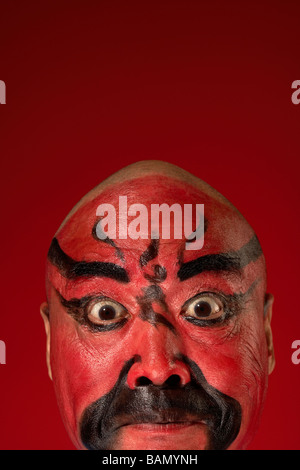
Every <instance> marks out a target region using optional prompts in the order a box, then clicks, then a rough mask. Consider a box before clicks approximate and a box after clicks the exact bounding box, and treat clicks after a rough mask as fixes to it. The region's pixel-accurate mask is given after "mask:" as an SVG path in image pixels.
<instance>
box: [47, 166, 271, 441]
mask: <svg viewBox="0 0 300 470" xmlns="http://www.w3.org/2000/svg"><path fill="white" fill-rule="evenodd" d="M145 188H151V191H145ZM119 195H126V196H127V198H128V204H129V205H130V204H134V203H142V204H144V205H145V206H146V207H148V208H150V205H151V204H162V203H166V204H169V206H171V205H172V204H175V203H179V204H182V205H183V204H204V207H205V219H206V232H205V237H204V239H205V241H204V246H203V248H202V249H201V250H199V251H192V250H191V251H187V250H185V249H184V241H183V240H175V239H171V240H156V241H153V240H150V239H148V240H131V239H130V238H128V239H125V240H119V239H116V240H114V243H110V244H109V243H105V242H103V241H100V240H99V239H97V238H96V237H95V236H94V235H95V231H94V228H95V224H96V223H97V220H98V218H97V216H96V210H97V207H98V206H99V204H103V203H110V204H113V205H115V207H116V208H117V207H118V197H119ZM117 214H118V211H117ZM50 252H51V253H50V254H49V261H48V271H47V279H48V299H49V307H50V325H51V369H52V374H53V380H54V386H55V390H56V395H57V399H58V404H59V407H60V411H61V414H62V417H63V420H64V423H65V425H66V428H67V430H68V433H69V435H70V437H71V438H72V440H73V442H74V444H75V446H76V447H77V448H86V447H88V448H107V449H171V450H172V449H181V450H183V449H201V448H230V449H242V448H245V447H246V446H247V445H248V443H249V442H250V440H251V439H252V437H253V435H254V433H255V431H256V428H257V425H258V422H259V417H260V414H261V410H262V406H263V402H264V398H265V393H266V388H267V373H268V351H267V344H266V338H265V332H264V312H263V311H264V299H265V289H266V279H265V267H264V258H263V255H262V253H261V251H260V248H259V245H258V242H257V241H256V238H255V235H254V233H253V231H252V229H251V228H250V227H249V225H248V224H247V223H246V222H245V221H244V219H243V218H242V217H241V216H240V215H239V213H238V212H236V211H235V210H234V209H233V208H232V207H231V206H229V204H226V203H224V202H223V201H222V200H221V199H219V198H218V197H216V198H214V197H213V196H212V195H208V194H207V192H203V191H201V190H200V189H197V188H195V187H193V186H190V185H187V184H186V183H184V182H181V181H179V180H174V179H171V178H166V177H162V176H159V175H157V176H145V177H142V178H138V179H135V180H131V181H126V182H123V183H119V184H116V185H114V186H109V187H108V188H106V189H105V190H104V191H103V192H102V193H101V194H100V195H99V196H97V197H95V198H94V199H92V200H90V201H88V202H86V203H85V204H84V205H82V206H81V207H79V209H78V210H77V211H76V212H75V213H74V214H73V215H72V216H71V217H69V219H68V220H67V222H66V223H65V224H64V225H63V226H62V228H61V229H60V230H59V232H58V234H57V235H56V239H55V243H53V244H52V247H51V250H50ZM216 255H217V256H216ZM221 268H222V269H221ZM95 273H96V275H95ZM113 390H114V391H116V393H112V391H113ZM142 392H143V393H142ZM142 396H143V397H146V398H141V397H142ZM185 398H186V400H185ZM144 399H145V402H142V400H144ZM135 400H136V403H137V404H138V403H142V406H141V409H139V408H138V405H137V406H136V407H135V409H133V408H134V407H133V408H132V409H131V408H130V407H128V403H129V402H130V403H134V402H135ZM157 403H162V405H161V406H162V408H161V409H160V410H159V412H157V411H155V409H157V407H156V406H154V405H156V404H157ZM180 403H187V405H186V406H187V409H186V410H185V409H181V408H180V406H181V405H180ZM193 403H197V404H198V406H197V409H196V407H195V405H193ZM222 404H223V405H224V406H223V408H226V407H227V408H226V409H227V410H228V416H226V419H228V423H230V424H228V429H229V431H228V435H226V436H225V437H224V436H223V437H221V434H222V433H221V431H220V430H219V431H218V426H220V421H221V420H222V416H221V415H220V413H221V411H220V409H221V408H222ZM92 413H94V414H93V416H95V417H97V419H98V421H99V423H98V424H99V426H98V428H96V429H91V426H90V421H89V416H90V415H91V414H92ZM105 415H109V416H110V418H111V419H110V422H111V423H113V424H112V426H111V427H110V426H109V424H108V423H107V422H106V421H105V419H106V418H105ZM224 419H225V418H224ZM100 422H101V424H102V429H104V431H103V435H98V434H99V428H100ZM97 429H98V430H97ZM97 433H98V434H97ZM218 433H219V434H218ZM213 434H214V436H217V437H214V438H212V435H213ZM218 436H219V438H218Z"/></svg>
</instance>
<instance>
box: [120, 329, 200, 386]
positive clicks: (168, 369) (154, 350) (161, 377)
mask: <svg viewBox="0 0 300 470" xmlns="http://www.w3.org/2000/svg"><path fill="white" fill-rule="evenodd" d="M143 323H144V322H143ZM143 327H144V329H145V330H147V333H145V332H144V334H139V335H138V336H137V337H136V342H135V344H136V346H135V357H137V358H138V359H137V360H136V361H135V362H134V364H133V365H132V366H131V368H130V370H129V372H128V375H127V384H128V386H129V387H130V388H131V389H135V388H137V387H145V386H148V385H156V386H160V387H164V388H180V387H184V386H185V385H186V384H188V383H189V382H190V381H191V374H190V370H189V367H188V365H187V364H185V363H184V362H183V361H182V360H181V357H182V346H183V345H182V344H181V341H180V338H179V337H178V336H177V335H176V334H175V333H174V332H172V331H169V330H167V328H166V327H165V326H164V325H159V326H153V325H150V324H147V325H143Z"/></svg>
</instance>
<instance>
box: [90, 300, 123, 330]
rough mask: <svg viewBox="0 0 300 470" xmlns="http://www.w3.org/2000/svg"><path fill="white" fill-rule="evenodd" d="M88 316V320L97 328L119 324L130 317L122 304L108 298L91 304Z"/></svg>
mask: <svg viewBox="0 0 300 470" xmlns="http://www.w3.org/2000/svg"><path fill="white" fill-rule="evenodd" d="M86 314H87V318H88V320H89V321H90V322H91V323H93V324H94V325H97V326H105V325H106V326H108V325H114V324H118V323H119V322H120V321H122V320H124V319H126V318H127V317H128V312H127V310H126V309H125V308H124V307H123V306H122V305H121V304H119V303H118V302H115V301H114V300H111V299H107V298H103V299H96V300H94V301H91V302H89V303H88V305H87V306H86Z"/></svg>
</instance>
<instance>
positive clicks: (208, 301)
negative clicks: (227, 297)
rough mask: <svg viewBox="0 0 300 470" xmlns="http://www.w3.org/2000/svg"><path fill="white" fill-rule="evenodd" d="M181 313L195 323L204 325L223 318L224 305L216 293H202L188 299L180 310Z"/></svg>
mask: <svg viewBox="0 0 300 470" xmlns="http://www.w3.org/2000/svg"><path fill="white" fill-rule="evenodd" d="M181 315H182V316H183V317H184V318H185V319H186V320H188V321H190V322H192V323H195V324H196V325H199V326H205V325H207V324H209V323H217V322H220V321H222V320H223V319H224V316H225V312H224V305H223V303H222V301H221V299H220V298H218V297H217V296H216V295H214V294H212V293H203V294H199V295H197V296H196V297H193V298H192V299H190V300H188V301H187V302H186V303H185V304H184V306H183V308H182V310H181Z"/></svg>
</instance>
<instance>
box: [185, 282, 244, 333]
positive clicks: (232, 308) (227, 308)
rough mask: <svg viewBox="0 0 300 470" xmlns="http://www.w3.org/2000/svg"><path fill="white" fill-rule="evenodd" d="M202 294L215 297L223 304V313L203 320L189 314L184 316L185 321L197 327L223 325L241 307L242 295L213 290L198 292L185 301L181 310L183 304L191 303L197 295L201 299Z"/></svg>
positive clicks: (237, 312)
mask: <svg viewBox="0 0 300 470" xmlns="http://www.w3.org/2000/svg"><path fill="white" fill-rule="evenodd" d="M204 296H210V297H217V298H218V299H219V301H220V302H221V304H222V306H223V310H224V313H223V315H221V316H220V317H218V318H214V319H211V320H203V319H198V318H195V317H191V316H189V317H184V320H185V321H187V322H189V323H192V324H194V325H196V326H199V327H214V326H215V325H219V324H222V325H225V324H226V323H227V322H228V321H229V319H230V318H233V317H235V316H236V315H238V314H239V313H240V311H241V310H242V307H243V305H242V302H241V300H243V297H242V296H239V295H230V294H224V293H222V294H220V293H218V294H217V293H215V292H209V291H205V292H199V293H198V294H196V295H195V296H194V297H192V298H191V299H189V300H188V301H187V302H185V304H184V305H183V307H182V311H183V310H184V306H185V305H186V304H188V303H191V302H192V301H193V299H197V297H198V298H199V299H201V297H204Z"/></svg>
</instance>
